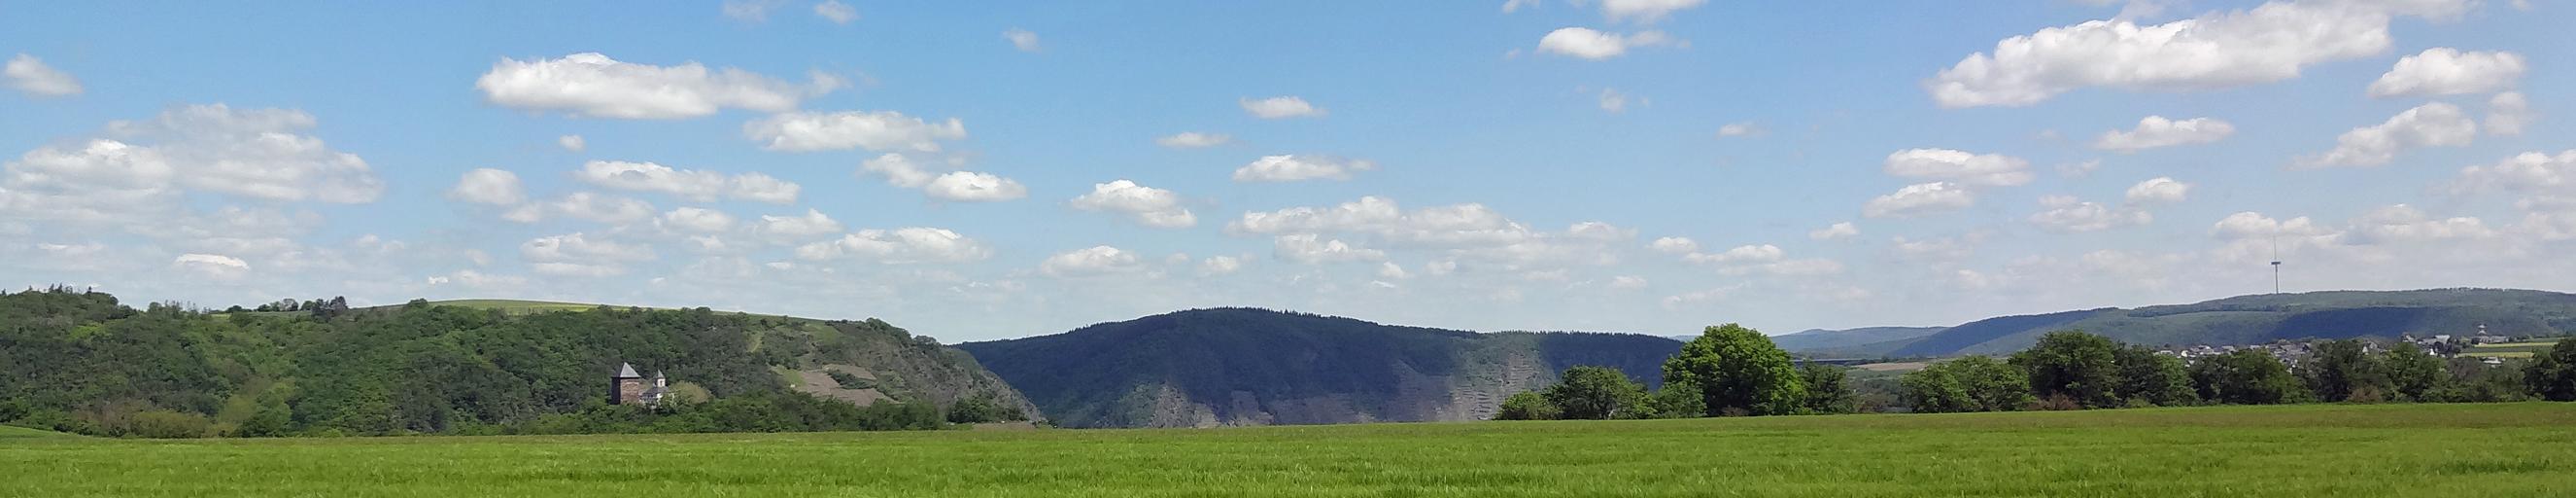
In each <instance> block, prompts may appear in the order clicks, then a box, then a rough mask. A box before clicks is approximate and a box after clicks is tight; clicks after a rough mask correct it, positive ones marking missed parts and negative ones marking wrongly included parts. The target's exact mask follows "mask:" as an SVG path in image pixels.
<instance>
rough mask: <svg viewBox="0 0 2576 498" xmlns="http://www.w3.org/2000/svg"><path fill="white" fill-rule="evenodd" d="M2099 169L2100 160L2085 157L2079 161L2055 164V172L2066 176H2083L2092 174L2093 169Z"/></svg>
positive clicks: (2100, 165)
mask: <svg viewBox="0 0 2576 498" xmlns="http://www.w3.org/2000/svg"><path fill="white" fill-rule="evenodd" d="M2101 169H2102V160H2100V159H2087V160H2084V161H2081V162H2073V163H2067V164H2060V165H2057V174H2059V175H2063V176H2065V177H2067V178H2083V177H2085V176H2089V175H2092V174H2093V172H2094V171H2100V170H2101Z"/></svg>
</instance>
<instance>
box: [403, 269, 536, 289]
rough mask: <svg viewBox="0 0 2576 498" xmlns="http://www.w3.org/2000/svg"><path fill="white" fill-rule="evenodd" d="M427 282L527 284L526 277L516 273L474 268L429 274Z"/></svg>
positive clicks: (484, 286) (503, 286)
mask: <svg viewBox="0 0 2576 498" xmlns="http://www.w3.org/2000/svg"><path fill="white" fill-rule="evenodd" d="M427 282H428V283H429V285H460V286H465V287H474V288H482V289H507V288H518V287H526V286H527V285H528V278H527V277H522V276H517V275H495V274H489V273H483V272H479V271H474V270H457V271H456V272H454V273H449V274H446V275H437V276H431V277H429V278H428V280H427Z"/></svg>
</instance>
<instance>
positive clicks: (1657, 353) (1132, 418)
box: [957, 308, 1681, 427]
mask: <svg viewBox="0 0 2576 498" xmlns="http://www.w3.org/2000/svg"><path fill="white" fill-rule="evenodd" d="M957 347H959V348H961V349H965V350H966V351H967V352H969V353H972V354H974V355H975V357H976V358H977V359H979V360H981V362H982V363H983V365H985V366H986V367H987V368H990V369H991V370H992V371H993V372H994V373H996V374H999V375H1000V376H1001V377H1002V378H1003V380H1006V381H1008V382H1010V383H1011V385H1012V386H1013V387H1016V388H1018V389H1019V391H1020V392H1021V393H1024V394H1026V395H1027V396H1028V398H1029V399H1030V401H1032V402H1034V403H1036V404H1037V406H1038V408H1039V410H1040V411H1041V412H1043V413H1045V414H1046V415H1047V418H1048V419H1049V420H1052V421H1053V422H1055V423H1056V424H1058V425H1063V426H1067V427H1209V426H1226V425H1273V424H1329V423H1351V422H1379V421H1449V420H1476V419H1482V418H1485V417H1488V416H1490V415H1492V413H1493V412H1494V410H1495V409H1496V408H1497V407H1498V406H1499V405H1500V404H1501V402H1502V399H1503V398H1504V397H1506V396H1509V395H1510V394H1512V393H1515V392H1520V391H1523V390H1528V389H1533V388H1536V387H1540V386H1544V385H1547V384H1549V383H1552V382H1554V381H1555V377H1556V374H1557V372H1559V371H1561V370H1563V369H1565V368H1567V367H1571V366H1575V365H1602V366H1609V367H1613V368H1617V369H1619V370H1621V371H1624V372H1626V373H1627V374H1628V375H1629V376H1631V377H1634V378H1637V379H1638V380H1641V381H1645V382H1647V383H1649V384H1659V383H1660V382H1659V381H1660V380H1661V374H1660V372H1661V368H1662V363H1663V360H1664V358H1666V357H1669V356H1671V355H1672V354H1673V353H1675V352H1678V351H1680V350H1681V343H1680V342H1679V341H1674V340H1671V339H1667V338H1662V337H1654V336H1647V335H1637V334H1603V333H1572V332H1548V333H1532V332H1499V333H1476V332H1468V331H1461V330H1445V329H1433V328H1423V327H1405V326H1395V325H1382V324H1377V323H1372V322H1366V321H1361V320H1355V319H1350V318H1340V317H1327V316H1320V315H1310V314H1302V313H1288V312H1278V311H1268V310H1259V309H1248V308H1218V309H1202V310H1189V311H1181V312H1175V313H1168V314H1162V315H1154V316H1148V317H1142V318H1137V319H1134V320H1128V321H1123V322H1110V323H1102V324H1097V325H1092V326H1088V327H1083V328H1080V329H1075V330H1073V331H1070V332H1066V333H1062V334H1055V335H1047V336H1038V337H1029V338H1022V339H1011V340H1002V341H990V342H974V343H966V344H960V345H958V346H957Z"/></svg>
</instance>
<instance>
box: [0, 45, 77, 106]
mask: <svg viewBox="0 0 2576 498" xmlns="http://www.w3.org/2000/svg"><path fill="white" fill-rule="evenodd" d="M0 77H6V78H8V80H9V87H10V88H16V89H18V91H19V92H23V93H26V94H27V96H30V97H68V96H72V95H80V94H81V91H82V90H81V83H80V79H78V78H73V77H72V74H71V73H66V72H63V71H62V70H60V69H54V67H53V66H48V65H45V61H44V60H43V59H38V58H36V56H33V55H27V54H18V55H17V56H16V57H10V58H9V64H8V66H6V67H0Z"/></svg>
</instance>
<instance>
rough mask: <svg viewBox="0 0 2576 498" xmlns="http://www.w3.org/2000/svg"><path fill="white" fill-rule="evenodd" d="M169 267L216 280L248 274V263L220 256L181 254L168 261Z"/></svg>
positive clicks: (239, 259)
mask: <svg viewBox="0 0 2576 498" xmlns="http://www.w3.org/2000/svg"><path fill="white" fill-rule="evenodd" d="M170 267H172V268H176V269H179V270H181V271H186V272H189V273H194V274H197V275H201V276H206V277H212V278H217V279H235V278H241V277H242V276H243V275H246V274H249V273H250V263H248V262H244V261H242V260H241V258H235V257H232V256H225V255H221V254H196V253H189V254H181V255H179V257H178V258H174V259H171V260H170Z"/></svg>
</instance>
